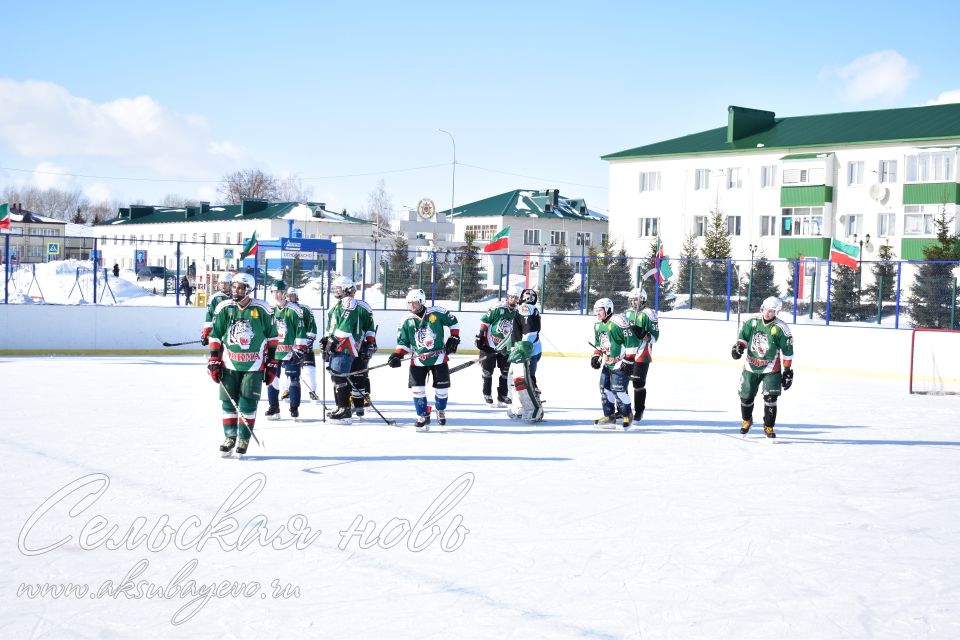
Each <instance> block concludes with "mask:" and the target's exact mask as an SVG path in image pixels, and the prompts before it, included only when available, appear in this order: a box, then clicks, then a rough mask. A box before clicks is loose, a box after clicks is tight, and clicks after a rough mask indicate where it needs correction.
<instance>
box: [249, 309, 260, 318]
mask: <svg viewBox="0 0 960 640" xmlns="http://www.w3.org/2000/svg"><path fill="white" fill-rule="evenodd" d="M250 317H251V318H253V319H254V320H256V319H257V318H259V317H260V312H259V311H257V310H256V309H254V310H252V311H251V312H250Z"/></svg>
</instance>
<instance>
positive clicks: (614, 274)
mask: <svg viewBox="0 0 960 640" xmlns="http://www.w3.org/2000/svg"><path fill="white" fill-rule="evenodd" d="M604 280H605V281H606V290H607V291H608V292H609V293H607V294H606V297H608V298H610V299H611V300H613V308H614V309H618V310H623V309H625V308H626V306H627V296H628V295H629V294H630V290H631V289H633V277H632V276H631V275H630V261H629V260H628V259H627V251H626V249H624V247H623V245H621V246H620V251H618V252H617V254H616V256H615V257H611V259H610V261H609V262H608V263H607V267H606V269H605V274H604Z"/></svg>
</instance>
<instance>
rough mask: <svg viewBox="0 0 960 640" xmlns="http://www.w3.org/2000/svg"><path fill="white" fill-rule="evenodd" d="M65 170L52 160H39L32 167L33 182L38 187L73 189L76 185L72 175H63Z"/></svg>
mask: <svg viewBox="0 0 960 640" xmlns="http://www.w3.org/2000/svg"><path fill="white" fill-rule="evenodd" d="M67 171H68V170H67V168H66V167H61V166H59V165H56V164H53V163H52V162H41V163H39V164H37V166H35V167H34V168H33V174H32V179H33V184H34V185H35V186H37V187H38V188H40V189H61V190H70V189H73V188H74V187H75V186H76V185H75V184H74V180H73V176H68V175H64V174H65V173H67Z"/></svg>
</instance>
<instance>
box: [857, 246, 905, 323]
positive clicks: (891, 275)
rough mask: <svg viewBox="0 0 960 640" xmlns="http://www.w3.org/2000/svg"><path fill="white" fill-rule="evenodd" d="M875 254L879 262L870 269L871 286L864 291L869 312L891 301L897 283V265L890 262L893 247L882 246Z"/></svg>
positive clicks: (892, 255)
mask: <svg viewBox="0 0 960 640" xmlns="http://www.w3.org/2000/svg"><path fill="white" fill-rule="evenodd" d="M877 253H878V255H879V257H880V261H879V262H876V263H874V265H873V266H872V267H871V268H870V272H871V273H872V274H873V284H872V285H870V286H869V287H867V288H866V289H864V293H865V294H866V299H867V302H868V303H869V304H870V306H871V312H872V311H874V310H876V309H877V308H878V307H879V305H882V304H883V303H884V302H892V301H893V299H894V295H893V290H894V285H896V281H897V265H896V264H894V263H893V262H892V258H893V257H894V255H895V254H894V252H893V247H892V246H890V244H889V243H885V244H882V245H880V249H879V250H878V252H877ZM881 315H882V309H881Z"/></svg>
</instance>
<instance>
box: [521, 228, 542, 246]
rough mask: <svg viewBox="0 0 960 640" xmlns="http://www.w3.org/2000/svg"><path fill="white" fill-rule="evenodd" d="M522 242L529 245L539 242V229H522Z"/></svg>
mask: <svg viewBox="0 0 960 640" xmlns="http://www.w3.org/2000/svg"><path fill="white" fill-rule="evenodd" d="M523 244H529V245H537V244H540V229H524V230H523Z"/></svg>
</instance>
